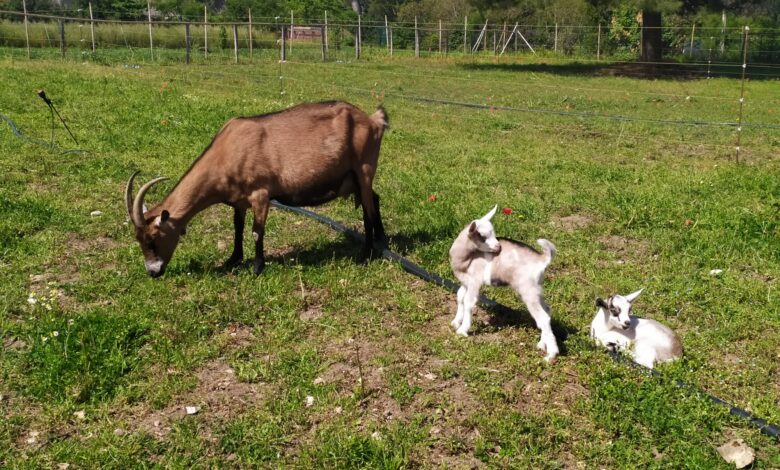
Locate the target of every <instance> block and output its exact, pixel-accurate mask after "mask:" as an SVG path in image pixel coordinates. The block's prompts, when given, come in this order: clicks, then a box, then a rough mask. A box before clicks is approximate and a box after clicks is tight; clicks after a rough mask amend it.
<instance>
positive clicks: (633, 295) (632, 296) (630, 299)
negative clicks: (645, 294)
mask: <svg viewBox="0 0 780 470" xmlns="http://www.w3.org/2000/svg"><path fill="white" fill-rule="evenodd" d="M643 290H645V288H644V287H643V288H641V289H639V290H638V291H636V292H632V293H630V294H628V295H627V296H626V300H628V303H632V302H634V300H635V299H636V298H637V297H639V294H641V293H642V291H643Z"/></svg>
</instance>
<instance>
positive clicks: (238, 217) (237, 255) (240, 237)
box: [224, 206, 246, 268]
mask: <svg viewBox="0 0 780 470" xmlns="http://www.w3.org/2000/svg"><path fill="white" fill-rule="evenodd" d="M245 220H246V208H244V207H239V206H233V229H234V238H233V253H232V254H231V255H230V258H228V259H227V261H225V264H224V266H225V267H226V268H234V267H236V266H238V265H240V264H241V263H242V262H243V261H244V222H245Z"/></svg>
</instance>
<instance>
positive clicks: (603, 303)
mask: <svg viewBox="0 0 780 470" xmlns="http://www.w3.org/2000/svg"><path fill="white" fill-rule="evenodd" d="M642 290H643V289H639V290H638V291H636V292H632V293H631V294H628V295H626V296H622V295H613V296H612V297H609V298H607V300H604V299H601V298H598V299H596V306H597V307H599V310H598V312H596V316H595V317H594V318H593V321H592V322H591V324H590V336H591V338H593V339H594V340H596V342H597V343H599V344H601V345H602V346H604V347H606V348H607V349H609V350H610V351H621V350H623V351H627V352H628V353H629V354H630V355H631V357H632V358H633V359H634V361H636V362H637V363H638V364H641V365H643V366H645V367H648V368H650V369H652V368H653V366H654V365H655V363H656V362H668V361H673V360H675V359H679V358H681V357H682V355H683V347H682V342H681V341H680V337H679V336H677V334H676V333H675V332H674V331H672V330H671V329H670V328H669V327H668V326H666V325H662V324H661V323H658V322H657V321H655V320H652V319H648V318H639V317H635V316H633V315H631V304H632V303H633V302H634V300H636V298H637V297H639V294H641V293H642Z"/></svg>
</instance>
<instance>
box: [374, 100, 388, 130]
mask: <svg viewBox="0 0 780 470" xmlns="http://www.w3.org/2000/svg"><path fill="white" fill-rule="evenodd" d="M371 121H373V122H374V125H376V126H377V127H378V128H379V129H380V130H384V129H387V128H388V127H390V116H388V115H387V111H385V108H384V107H383V106H382V105H379V107H378V108H376V111H374V114H372V115H371Z"/></svg>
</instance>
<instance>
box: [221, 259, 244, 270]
mask: <svg viewBox="0 0 780 470" xmlns="http://www.w3.org/2000/svg"><path fill="white" fill-rule="evenodd" d="M243 262H244V257H243V256H231V257H230V258H228V259H227V261H225V262H224V263H222V267H223V268H225V269H233V268H235V267H238V266H241V263H243Z"/></svg>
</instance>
